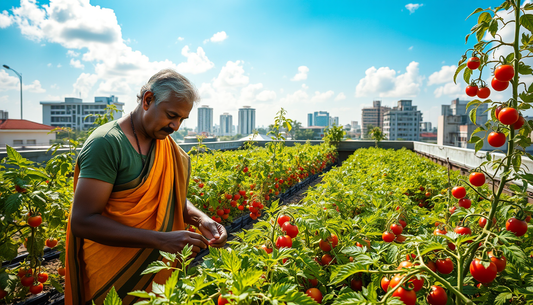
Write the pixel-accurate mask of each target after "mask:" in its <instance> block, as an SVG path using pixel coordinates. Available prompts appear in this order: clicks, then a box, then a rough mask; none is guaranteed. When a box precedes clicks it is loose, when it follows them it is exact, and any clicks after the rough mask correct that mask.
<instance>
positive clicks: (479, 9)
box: [466, 7, 484, 19]
mask: <svg viewBox="0 0 533 305" xmlns="http://www.w3.org/2000/svg"><path fill="white" fill-rule="evenodd" d="M483 11H484V9H482V8H481V7H478V8H476V10H475V11H473V12H472V13H471V14H470V15H468V17H466V19H468V18H470V17H472V15H475V14H477V13H479V12H483Z"/></svg>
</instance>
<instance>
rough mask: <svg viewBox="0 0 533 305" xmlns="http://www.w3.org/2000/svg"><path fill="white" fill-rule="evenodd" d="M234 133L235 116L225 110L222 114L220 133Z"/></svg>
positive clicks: (223, 134) (224, 134) (222, 134)
mask: <svg viewBox="0 0 533 305" xmlns="http://www.w3.org/2000/svg"><path fill="white" fill-rule="evenodd" d="M232 134H233V117H232V116H231V114H229V113H227V112H224V113H223V114H221V115H220V135H221V136H231V135H232Z"/></svg>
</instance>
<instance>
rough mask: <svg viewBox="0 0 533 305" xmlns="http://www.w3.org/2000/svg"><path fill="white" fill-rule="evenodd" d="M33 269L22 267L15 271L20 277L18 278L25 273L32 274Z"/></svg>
mask: <svg viewBox="0 0 533 305" xmlns="http://www.w3.org/2000/svg"><path fill="white" fill-rule="evenodd" d="M32 273H33V271H32V270H31V269H22V268H20V269H19V270H18V272H17V275H18V276H19V277H20V278H23V277H24V276H25V275H26V274H30V275H31V274H32Z"/></svg>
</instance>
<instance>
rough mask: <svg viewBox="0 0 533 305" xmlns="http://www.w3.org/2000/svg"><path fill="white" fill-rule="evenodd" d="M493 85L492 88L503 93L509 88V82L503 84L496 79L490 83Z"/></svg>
mask: <svg viewBox="0 0 533 305" xmlns="http://www.w3.org/2000/svg"><path fill="white" fill-rule="evenodd" d="M490 84H491V85H492V88H493V89H494V90H496V91H503V90H505V89H507V87H509V82H502V81H499V80H497V79H496V77H493V78H492V81H491V82H490Z"/></svg>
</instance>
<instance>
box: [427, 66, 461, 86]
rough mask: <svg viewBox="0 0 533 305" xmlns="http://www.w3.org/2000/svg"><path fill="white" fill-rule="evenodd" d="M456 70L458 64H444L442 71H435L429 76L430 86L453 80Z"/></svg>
mask: <svg viewBox="0 0 533 305" xmlns="http://www.w3.org/2000/svg"><path fill="white" fill-rule="evenodd" d="M455 70H457V66H455V65H452V66H442V68H441V69H440V71H437V72H434V73H433V74H431V75H430V76H429V81H428V86H431V85H435V84H444V83H448V82H453V75H454V74H455Z"/></svg>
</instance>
